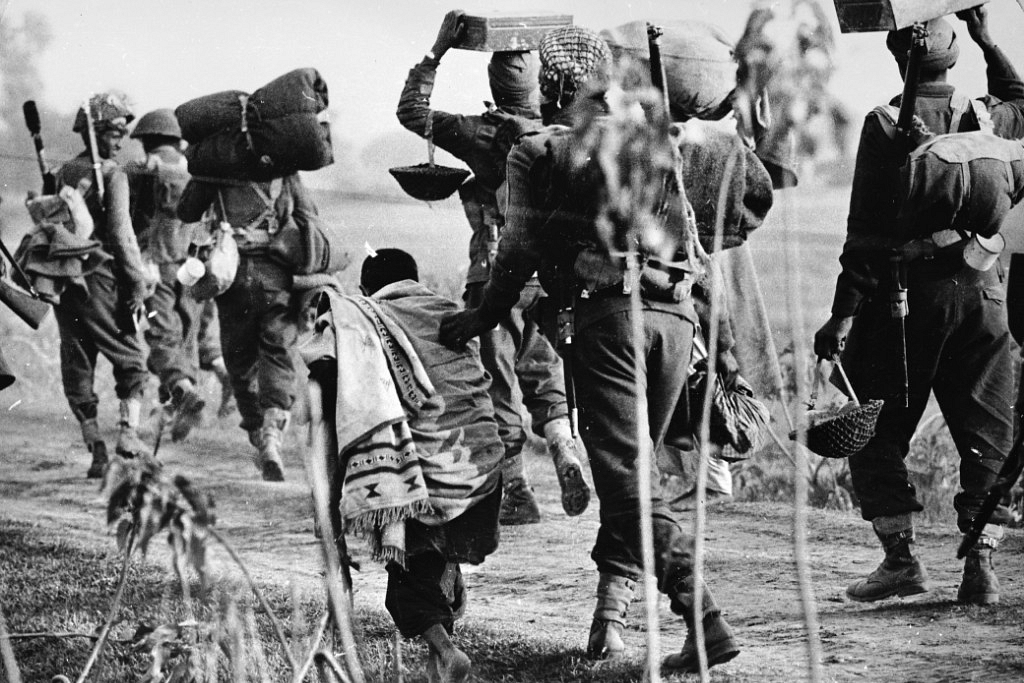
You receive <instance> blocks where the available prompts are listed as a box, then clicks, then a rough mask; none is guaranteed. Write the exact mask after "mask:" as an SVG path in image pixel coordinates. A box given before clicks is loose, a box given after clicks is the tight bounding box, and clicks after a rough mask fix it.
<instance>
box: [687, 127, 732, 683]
mask: <svg viewBox="0 0 1024 683" xmlns="http://www.w3.org/2000/svg"><path fill="white" fill-rule="evenodd" d="M737 144H740V143H739V141H737ZM740 153H742V151H741V150H739V149H737V148H735V147H734V149H733V150H732V151H731V152H730V154H729V158H728V159H726V161H725V167H724V170H723V173H722V184H721V185H720V186H719V188H718V203H717V206H716V211H715V234H714V238H713V240H712V245H711V256H712V257H713V256H714V255H715V254H717V253H718V252H720V251H721V250H722V235H723V233H724V228H725V209H726V201H727V200H728V198H729V185H730V182H729V179H730V177H731V176H732V173H733V169H735V167H736V157H737V155H738V154H740ZM719 272H720V271H719V268H718V264H717V263H716V262H714V260H713V259H709V263H708V270H707V273H706V274H705V277H706V278H707V293H708V298H709V300H710V301H709V303H710V305H709V307H708V319H709V321H708V330H707V351H708V357H707V381H706V383H705V385H704V397H703V403H702V410H701V416H700V428H699V430H698V435H699V439H698V440H699V442H700V458H699V459H698V461H697V481H696V484H695V488H694V490H695V491H696V494H697V496H696V498H697V508H696V510H695V514H694V516H693V637H694V640H695V641H696V644H697V662H698V664H699V668H700V679H701V681H708V680H709V678H708V676H709V674H708V657H707V650H706V649H705V641H704V528H705V526H706V524H707V509H706V507H705V498H706V496H707V493H706V491H707V487H708V461H709V460H710V458H711V403H712V400H713V397H714V394H715V384H716V382H717V381H718V364H717V359H718V351H719V349H718V332H719V328H720V322H719V317H720V314H721V309H722V307H721V302H722V297H723V296H724V292H722V291H721V289H722V287H723V286H724V284H725V283H724V282H723V281H722V278H720V277H718V274H719Z"/></svg>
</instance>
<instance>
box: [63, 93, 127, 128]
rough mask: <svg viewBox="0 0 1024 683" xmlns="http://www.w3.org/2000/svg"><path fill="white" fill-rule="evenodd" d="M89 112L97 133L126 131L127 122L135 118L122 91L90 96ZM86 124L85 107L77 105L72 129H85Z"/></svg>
mask: <svg viewBox="0 0 1024 683" xmlns="http://www.w3.org/2000/svg"><path fill="white" fill-rule="evenodd" d="M89 112H90V114H91V115H92V125H93V128H94V129H95V130H96V132H97V133H102V132H104V131H107V130H118V131H121V132H122V133H127V132H128V124H129V123H131V122H132V121H134V120H135V114H134V113H133V112H132V108H131V105H130V104H129V103H128V97H127V96H126V95H125V94H124V93H121V92H116V91H110V92H103V93H97V94H95V95H93V96H92V97H90V98H89ZM86 125H87V124H86V118H85V109H84V108H83V107H79V108H78V114H76V115H75V125H74V126H73V127H72V130H73V131H74V132H76V133H81V132H83V131H85V127H86Z"/></svg>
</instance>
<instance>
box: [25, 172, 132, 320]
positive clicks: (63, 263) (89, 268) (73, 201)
mask: <svg viewBox="0 0 1024 683" xmlns="http://www.w3.org/2000/svg"><path fill="white" fill-rule="evenodd" d="M25 206H26V208H27V209H28V213H29V215H30V216H31V217H32V222H33V223H35V228H34V229H33V230H32V231H31V232H29V233H28V234H27V235H25V237H24V238H23V239H22V242H21V245H20V246H19V247H18V252H17V254H16V258H17V260H18V264H19V265H20V266H21V268H22V270H24V271H25V274H26V275H27V276H28V278H29V279H30V280H32V282H31V283H20V284H23V285H28V284H31V285H32V286H33V287H35V289H36V291H37V292H38V293H39V296H40V298H41V299H42V300H44V301H47V302H49V303H52V304H58V303H60V295H61V293H62V292H63V291H64V289H65V288H66V287H67V286H68V285H69V284H74V285H78V286H80V287H83V288H84V287H85V279H84V278H85V276H86V275H89V274H90V273H92V272H93V271H95V270H96V269H97V268H99V267H100V266H102V265H103V264H104V263H106V262H107V261H110V260H111V258H112V257H111V256H110V254H108V253H107V252H105V251H103V245H102V244H100V243H99V242H98V241H96V240H94V239H91V237H92V232H93V220H92V216H90V215H89V210H88V209H87V208H86V206H85V200H84V199H83V198H82V195H81V194H80V193H79V192H78V190H75V189H72V188H70V187H64V188H62V189H61V191H60V194H58V195H43V196H40V197H30V198H29V199H28V200H27V201H26V202H25Z"/></svg>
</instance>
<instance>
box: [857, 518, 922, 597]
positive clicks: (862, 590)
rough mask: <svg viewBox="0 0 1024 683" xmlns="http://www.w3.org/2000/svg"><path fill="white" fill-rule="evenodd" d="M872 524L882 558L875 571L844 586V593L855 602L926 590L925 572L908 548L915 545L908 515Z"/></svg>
mask: <svg viewBox="0 0 1024 683" xmlns="http://www.w3.org/2000/svg"><path fill="white" fill-rule="evenodd" d="M872 526H873V527H874V529H875V534H876V535H877V536H878V539H879V540H880V541H881V542H882V547H883V548H884V549H885V559H884V560H882V564H880V565H878V568H877V569H875V571H873V572H871V573H870V574H868V575H867V576H866V577H864V578H863V579H858V580H856V581H854V582H853V583H851V584H850V585H849V586H847V588H846V595H847V596H848V597H849V598H850V599H851V600H856V601H858V602H873V601H875V600H883V599H885V598H890V597H892V596H894V595H898V596H899V597H901V598H902V597H906V596H909V595H917V594H919V593H924V592H926V591H927V590H928V574H927V572H925V570H924V567H923V566H922V565H921V563H920V562H919V561H918V560H917V558H916V557H914V555H913V553H912V552H911V549H910V546H912V545H913V544H914V528H913V526H911V525H910V515H909V514H907V515H899V516H897V517H878V518H876V519H874V520H873V521H872ZM901 526H902V527H904V528H902V529H901V528H899V527H901Z"/></svg>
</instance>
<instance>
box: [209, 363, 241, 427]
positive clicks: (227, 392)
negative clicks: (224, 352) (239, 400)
mask: <svg viewBox="0 0 1024 683" xmlns="http://www.w3.org/2000/svg"><path fill="white" fill-rule="evenodd" d="M210 369H211V370H213V374H215V375H216V376H217V381H218V382H220V407H219V408H217V417H227V416H228V415H230V414H231V413H233V412H235V410H237V409H238V406H237V405H236V403H235V391H234V389H233V388H232V387H231V375H229V374H228V368H227V366H226V365H225V364H224V358H223V357H221V358H215V359H214V360H213V362H211V363H210Z"/></svg>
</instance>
